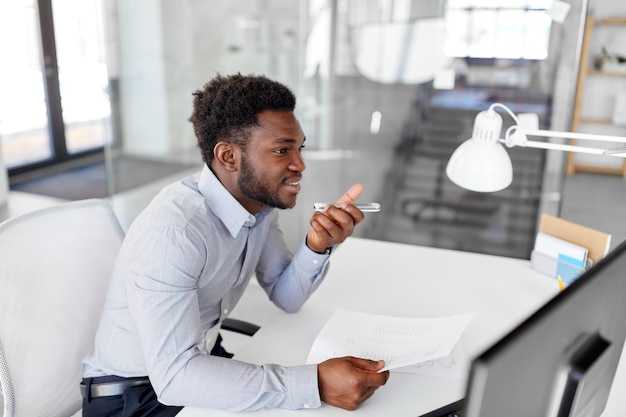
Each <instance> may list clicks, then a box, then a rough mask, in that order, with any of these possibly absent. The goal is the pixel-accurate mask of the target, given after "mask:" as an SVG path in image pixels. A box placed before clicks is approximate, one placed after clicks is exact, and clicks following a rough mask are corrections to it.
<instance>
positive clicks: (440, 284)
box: [179, 238, 626, 417]
mask: <svg viewBox="0 0 626 417" xmlns="http://www.w3.org/2000/svg"><path fill="white" fill-rule="evenodd" d="M331 259H332V260H331V262H332V263H331V269H330V271H329V273H328V275H327V277H326V281H325V282H324V283H323V284H322V285H321V286H320V288H319V289H318V291H317V292H316V293H315V294H314V295H313V296H312V297H311V299H310V300H309V301H308V303H307V304H305V306H304V307H303V309H302V310H301V311H300V312H299V313H297V314H293V315H289V314H286V313H283V312H281V311H280V310H278V309H277V308H276V307H274V306H273V305H272V304H271V303H270V302H269V301H268V300H267V298H266V296H265V294H264V293H263V291H262V290H261V288H260V287H259V286H258V284H256V283H253V284H251V285H250V287H249V288H248V290H247V292H246V293H245V294H244V296H243V298H242V300H241V302H240V304H239V305H238V306H237V308H236V309H235V310H234V311H233V314H232V317H235V318H239V319H243V320H248V321H251V322H254V323H256V324H259V325H260V326H261V330H259V331H258V332H257V334H256V335H255V336H254V337H252V338H250V341H249V342H248V343H246V344H245V345H244V346H241V347H240V349H239V350H237V351H235V358H236V359H238V360H242V361H245V362H251V363H257V364H262V363H279V364H283V365H298V364H303V363H304V362H305V360H306V357H307V355H308V352H309V349H310V347H311V345H312V343H313V340H314V339H315V337H316V335H317V333H318V332H319V331H320V329H321V328H322V327H323V325H324V323H325V322H326V320H327V319H328V318H329V317H330V315H331V313H332V312H333V310H334V308H335V307H337V306H342V307H347V308H351V309H355V310H359V311H363V312H369V313H374V314H388V315H397V316H406V317H439V316H447V315H452V314H457V313H465V312H470V311H474V312H476V316H475V318H474V320H473V322H472V323H471V324H470V326H469V327H468V329H467V330H466V332H465V333H464V336H463V343H464V345H465V348H466V350H467V352H468V354H469V355H470V357H473V356H475V355H477V354H478V353H480V352H481V351H482V350H483V349H485V348H487V347H488V346H490V345H491V344H492V343H493V342H495V341H496V340H498V339H499V338H500V337H501V336H503V335H504V334H505V333H507V332H508V331H509V330H510V329H512V328H513V327H514V326H515V325H516V324H517V323H519V322H521V321H522V320H523V319H525V318H526V317H527V316H528V315H530V314H531V313H532V312H534V311H535V310H536V309H537V308H538V307H540V306H541V305H542V304H543V303H545V302H546V301H547V300H548V299H550V298H551V297H552V296H554V295H555V294H556V293H557V292H558V287H557V283H556V281H555V280H552V279H550V278H548V277H546V276H544V275H541V274H539V273H537V272H535V271H533V270H532V269H531V268H530V262H529V261H525V260H518V259H509V258H503V257H496V256H488V255H479V254H472V253H467V252H457V251H449V250H442V249H434V248H426V247H419V246H411V245H403V244H397V243H388V242H380V241H373V240H367V239H358V238H349V239H348V240H347V241H346V242H345V243H344V244H343V245H342V246H341V247H339V248H338V250H336V252H335V253H334V254H333V256H332V258H331ZM226 348H227V349H228V345H226ZM622 362H623V361H622ZM622 373H623V372H622ZM623 379H624V378H623V376H621V374H619V375H618V376H617V378H616V384H614V389H613V391H614V392H615V391H617V392H618V393H619V391H620V390H621V391H623V387H624V386H625V385H626V384H624V383H623V382H621V380H623ZM618 382H619V383H620V390H616V389H615V385H617V384H618ZM464 389H465V380H459V379H453V378H442V377H428V376H421V375H414V374H401V373H394V372H392V373H391V377H390V378H389V381H388V382H387V385H385V386H384V387H381V388H380V389H379V390H378V391H377V392H376V393H375V394H374V396H373V397H372V398H371V399H369V400H368V401H367V402H365V403H364V404H363V405H362V406H361V407H360V408H359V409H357V410H356V411H353V412H348V411H345V410H342V409H338V408H335V407H331V406H329V405H326V404H323V405H322V407H321V408H319V409H316V410H301V411H289V410H262V411H259V412H256V413H253V414H258V415H271V416H283V415H285V416H287V415H293V416H296V415H298V416H301V417H302V416H305V415H306V416H347V415H350V416H372V417H374V416H376V417H380V416H394V417H402V416H411V417H415V416H418V415H421V414H423V413H425V412H427V411H430V410H432V409H435V408H437V407H439V406H442V405H444V404H446V403H448V402H451V401H454V400H456V399H458V398H461V397H462V396H463V395H464ZM233 395H236V394H235V393H233ZM615 397H617V395H614V394H612V395H611V398H610V399H609V401H610V402H611V404H612V405H615V411H611V410H609V409H607V411H606V412H605V413H604V416H611V417H612V416H617V415H622V413H621V412H620V411H623V410H619V407H618V405H620V404H617V401H616V400H617V398H615ZM620 397H621V395H620ZM623 404H624V401H621V406H623ZM609 408H610V406H609ZM232 415H233V414H232V413H228V412H224V411H219V410H210V409H200V408H192V407H187V408H185V409H183V410H182V411H181V413H179V416H180V417H216V416H232Z"/></svg>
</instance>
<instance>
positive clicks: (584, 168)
mask: <svg viewBox="0 0 626 417" xmlns="http://www.w3.org/2000/svg"><path fill="white" fill-rule="evenodd" d="M596 26H614V27H617V26H624V27H626V17H609V18H603V19H595V18H594V17H593V16H587V20H586V22H585V32H584V36H583V42H582V49H581V55H580V65H579V69H578V82H577V84H576V96H575V99H574V110H573V114H572V126H571V130H572V132H578V131H579V129H578V126H579V125H580V124H588V125H604V126H611V125H613V123H612V120H611V119H610V118H608V117H606V118H596V117H584V116H582V115H581V109H582V103H583V100H584V99H583V96H584V89H585V78H586V77H588V76H602V77H626V71H624V72H622V71H619V70H618V71H615V70H608V71H607V70H598V69H595V68H592V67H590V66H589V45H590V44H591V36H592V33H593V31H594V28H595V27H596ZM620 69H621V68H620ZM605 82H609V81H605ZM569 142H570V144H572V145H573V144H575V143H576V140H574V139H570V141H569ZM577 172H586V173H595V174H605V175H620V176H626V159H624V161H623V163H622V166H621V167H619V168H614V167H609V166H604V165H602V164H599V165H590V164H585V163H580V162H578V161H577V160H576V155H575V153H573V152H570V153H568V155H567V164H566V173H567V175H568V176H569V175H574V174H575V173H577Z"/></svg>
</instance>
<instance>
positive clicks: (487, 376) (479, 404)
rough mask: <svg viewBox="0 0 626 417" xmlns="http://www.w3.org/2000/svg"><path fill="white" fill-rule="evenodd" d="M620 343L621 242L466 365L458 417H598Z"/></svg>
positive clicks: (623, 318) (623, 329)
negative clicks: (461, 404) (462, 398)
mask: <svg viewBox="0 0 626 417" xmlns="http://www.w3.org/2000/svg"><path fill="white" fill-rule="evenodd" d="M625 339H626V242H623V243H622V244H621V245H619V246H618V247H617V248H616V249H614V250H613V251H612V252H611V253H609V254H608V255H607V256H606V257H605V258H604V259H602V260H601V261H599V262H598V263H597V264H596V265H595V266H593V267H592V268H590V269H589V270H588V271H587V272H585V273H583V274H582V275H581V276H580V277H579V278H578V279H577V280H576V281H574V282H573V283H572V284H571V285H569V286H568V287H566V288H565V289H564V290H563V291H561V292H560V293H559V294H558V295H556V296H555V297H554V298H552V299H551V300H550V301H548V302H547V303H546V304H545V305H544V306H543V307H541V308H540V309H539V310H538V311H537V312H535V313H534V314H533V315H532V316H530V317H529V318H528V319H526V320H525V321H524V322H523V323H522V324H521V325H519V326H517V327H516V328H515V329H514V330H512V331H511V332H510V333H509V334H507V335H506V336H505V337H504V338H502V339H501V340H499V341H498V342H496V343H495V344H494V345H493V346H491V347H490V348H488V349H487V350H486V351H484V352H483V353H481V354H480V355H479V356H477V357H476V358H475V359H474V360H473V361H472V364H471V367H470V374H469V381H468V386H467V390H466V396H465V401H464V407H462V413H461V415H462V416H464V417H492V416H509V417H516V416H520V417H521V416H523V417H528V416H542V417H543V416H548V417H553V416H554V417H556V416H558V417H565V416H570V417H583V416H584V417H598V416H599V415H600V414H601V413H602V411H603V410H604V408H605V406H606V401H607V398H608V395H609V391H610V389H611V385H612V384H613V379H614V376H615V371H616V368H617V365H618V362H619V359H620V355H621V352H622V347H623V345H624V340H625Z"/></svg>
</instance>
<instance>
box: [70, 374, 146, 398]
mask: <svg viewBox="0 0 626 417" xmlns="http://www.w3.org/2000/svg"><path fill="white" fill-rule="evenodd" d="M141 385H150V380H149V379H148V378H145V379H132V380H126V381H114V382H102V383H96V384H91V398H98V397H111V396H114V395H122V394H124V391H126V390H127V389H129V388H132V387H138V386H141ZM80 393H81V395H82V396H83V398H86V397H87V386H86V385H85V384H80Z"/></svg>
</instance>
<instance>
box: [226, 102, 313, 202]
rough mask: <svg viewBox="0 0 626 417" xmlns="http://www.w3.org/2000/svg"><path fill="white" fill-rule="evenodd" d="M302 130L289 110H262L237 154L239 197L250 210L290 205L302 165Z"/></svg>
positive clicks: (298, 183)
mask: <svg viewBox="0 0 626 417" xmlns="http://www.w3.org/2000/svg"><path fill="white" fill-rule="evenodd" d="M304 141H305V137H304V133H303V132H302V129H301V127H300V123H298V120H297V119H296V117H295V115H294V114H293V112H289V111H281V112H277V111H264V112H262V113H260V114H259V126H257V127H254V128H253V129H252V130H251V133H250V136H249V138H248V143H247V145H246V147H245V150H244V151H243V153H242V155H241V163H240V173H239V178H238V181H237V185H238V187H239V191H240V193H241V199H240V200H243V201H240V202H241V203H242V205H243V206H244V207H246V209H247V210H248V211H250V212H251V213H257V212H259V211H260V210H261V209H262V208H263V206H266V205H267V206H270V207H277V208H281V209H285V208H292V207H293V206H295V204H296V197H297V195H298V193H299V192H300V180H301V179H302V171H304V169H305V164H304V161H303V160H302V155H301V152H302V148H303V147H304Z"/></svg>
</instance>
